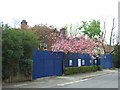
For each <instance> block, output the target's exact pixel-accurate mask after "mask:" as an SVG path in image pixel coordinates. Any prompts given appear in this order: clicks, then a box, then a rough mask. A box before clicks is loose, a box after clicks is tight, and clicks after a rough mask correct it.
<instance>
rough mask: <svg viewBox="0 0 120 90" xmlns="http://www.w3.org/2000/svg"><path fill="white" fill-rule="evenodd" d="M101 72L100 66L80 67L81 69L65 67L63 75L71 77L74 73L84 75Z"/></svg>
mask: <svg viewBox="0 0 120 90" xmlns="http://www.w3.org/2000/svg"><path fill="white" fill-rule="evenodd" d="M98 70H99V71H100V70H102V68H101V66H81V67H67V68H65V75H71V74H76V73H86V72H94V71H98Z"/></svg>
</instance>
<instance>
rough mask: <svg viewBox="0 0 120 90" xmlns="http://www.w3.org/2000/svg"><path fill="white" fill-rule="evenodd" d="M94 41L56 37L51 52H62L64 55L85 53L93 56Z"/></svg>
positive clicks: (81, 38)
mask: <svg viewBox="0 0 120 90" xmlns="http://www.w3.org/2000/svg"><path fill="white" fill-rule="evenodd" d="M94 47H95V41H94V40H92V39H85V37H84V36H81V37H76V36H71V37H60V36H59V37H58V38H57V39H56V42H55V43H54V44H53V45H52V50H53V51H55V52H59V51H63V52H65V53H69V52H71V53H87V54H94Z"/></svg>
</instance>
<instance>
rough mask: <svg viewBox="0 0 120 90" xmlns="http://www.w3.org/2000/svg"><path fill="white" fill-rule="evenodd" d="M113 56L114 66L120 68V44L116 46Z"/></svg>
mask: <svg viewBox="0 0 120 90" xmlns="http://www.w3.org/2000/svg"><path fill="white" fill-rule="evenodd" d="M112 56H113V58H112V59H113V66H114V67H115V68H120V60H119V56H120V45H118V46H116V47H115V50H114V53H113V54H112Z"/></svg>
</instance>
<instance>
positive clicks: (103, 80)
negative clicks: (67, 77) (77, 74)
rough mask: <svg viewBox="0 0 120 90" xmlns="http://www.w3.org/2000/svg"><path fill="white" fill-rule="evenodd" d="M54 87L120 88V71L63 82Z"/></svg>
mask: <svg viewBox="0 0 120 90" xmlns="http://www.w3.org/2000/svg"><path fill="white" fill-rule="evenodd" d="M53 88H118V73H111V74H106V75H103V76H97V77H93V78H89V79H84V80H79V81H74V82H69V83H63V84H60V85H58V86H56V87H53Z"/></svg>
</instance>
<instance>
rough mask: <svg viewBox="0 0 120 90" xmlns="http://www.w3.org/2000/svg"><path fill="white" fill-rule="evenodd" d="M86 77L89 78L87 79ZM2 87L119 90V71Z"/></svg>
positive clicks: (60, 77) (55, 78)
mask: <svg viewBox="0 0 120 90" xmlns="http://www.w3.org/2000/svg"><path fill="white" fill-rule="evenodd" d="M119 74H120V73H119ZM94 75H95V76H94ZM86 76H89V77H87V78H85V77H86ZM91 76H92V77H91ZM82 77H84V78H82ZM119 79H120V75H119ZM2 87H3V88H118V71H117V70H103V71H100V72H92V73H85V74H76V75H71V76H54V77H46V78H40V79H37V80H33V81H28V82H18V83H11V84H5V85H3V86H2Z"/></svg>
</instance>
